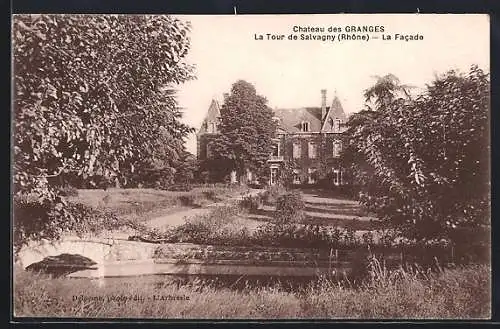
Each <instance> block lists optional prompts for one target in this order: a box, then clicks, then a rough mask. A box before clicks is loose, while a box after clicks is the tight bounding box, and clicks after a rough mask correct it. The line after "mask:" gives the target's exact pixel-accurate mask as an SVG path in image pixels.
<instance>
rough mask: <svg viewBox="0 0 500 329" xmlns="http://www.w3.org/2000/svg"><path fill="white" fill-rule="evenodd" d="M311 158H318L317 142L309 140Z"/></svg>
mask: <svg viewBox="0 0 500 329" xmlns="http://www.w3.org/2000/svg"><path fill="white" fill-rule="evenodd" d="M308 153H309V158H311V159H316V143H314V142H309V152H308Z"/></svg>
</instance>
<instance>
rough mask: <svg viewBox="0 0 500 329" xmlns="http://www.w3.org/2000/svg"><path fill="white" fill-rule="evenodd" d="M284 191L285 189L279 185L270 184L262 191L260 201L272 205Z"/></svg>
mask: <svg viewBox="0 0 500 329" xmlns="http://www.w3.org/2000/svg"><path fill="white" fill-rule="evenodd" d="M283 193H285V189H284V188H283V187H281V186H279V185H272V186H269V187H267V188H266V190H265V191H264V192H263V193H262V201H263V202H264V203H266V204H272V205H274V204H275V203H276V201H277V200H278V197H279V196H281V195H282V194H283Z"/></svg>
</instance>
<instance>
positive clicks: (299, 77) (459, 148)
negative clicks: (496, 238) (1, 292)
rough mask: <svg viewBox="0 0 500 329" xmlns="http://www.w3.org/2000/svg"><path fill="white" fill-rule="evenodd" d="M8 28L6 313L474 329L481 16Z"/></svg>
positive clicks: (486, 190)
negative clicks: (422, 323) (418, 323)
mask: <svg viewBox="0 0 500 329" xmlns="http://www.w3.org/2000/svg"><path fill="white" fill-rule="evenodd" d="M11 26H12V29H11V43H12V44H11V56H12V57H11V63H12V94H11V97H12V100H11V105H12V107H11V117H12V125H11V126H12V137H11V147H12V151H11V153H12V165H11V167H12V172H11V177H12V178H11V180H12V195H11V199H12V219H11V236H12V239H11V244H12V246H11V247H12V249H11V256H12V258H11V265H12V312H13V316H14V317H15V319H17V320H22V319H23V318H30V319H31V318H53V319H69V318H81V319H161V320H173V319H188V320H189V319H211V320H234V319H244V320H252V319H253V320H255V319H259V320H290V319H302V320H311V319H323V320H324V319H326V320H352V319H357V320H418V319H421V320H422V319H423V320H442V319H451V320H479V319H481V320H484V319H491V316H492V307H491V299H492V288H491V281H492V279H491V168H490V154H491V140H490V109H491V106H490V17H489V16H488V15H486V14H294V15H291V14H282V15H240V14H237V13H236V9H235V14H234V15H167V14H165V15H160V14H156V15H145V14H16V15H12V17H11Z"/></svg>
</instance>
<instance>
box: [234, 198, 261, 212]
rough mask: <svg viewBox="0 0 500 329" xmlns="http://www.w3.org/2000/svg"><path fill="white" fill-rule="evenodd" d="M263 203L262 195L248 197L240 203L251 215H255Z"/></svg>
mask: <svg viewBox="0 0 500 329" xmlns="http://www.w3.org/2000/svg"><path fill="white" fill-rule="evenodd" d="M262 202H263V201H262V197H261V196H260V195H247V196H244V197H243V199H242V200H241V201H240V203H239V206H240V207H241V208H243V209H248V210H249V211H250V213H255V212H256V211H257V210H258V209H259V208H260V207H261V206H262Z"/></svg>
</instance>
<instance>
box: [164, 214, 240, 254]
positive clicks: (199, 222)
mask: <svg viewBox="0 0 500 329" xmlns="http://www.w3.org/2000/svg"><path fill="white" fill-rule="evenodd" d="M239 212H240V208H239V207H238V206H221V207H216V208H215V209H214V210H213V211H211V212H210V213H208V214H206V215H200V216H196V217H194V218H190V219H188V220H187V221H186V223H185V224H183V225H180V226H177V227H175V228H173V229H170V230H169V231H167V232H165V233H164V234H163V235H161V236H159V238H166V239H168V241H169V242H189V243H197V244H208V243H213V242H214V241H217V244H221V245H234V244H237V243H238V241H245V240H248V235H249V233H248V230H247V229H246V228H245V227H241V226H240V225H237V223H235V217H236V215H237V214H238V213H239ZM156 238H158V237H156Z"/></svg>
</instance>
